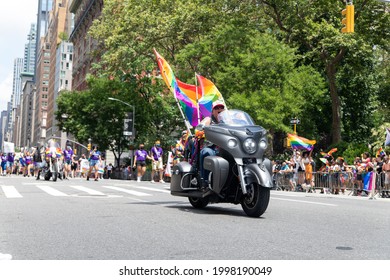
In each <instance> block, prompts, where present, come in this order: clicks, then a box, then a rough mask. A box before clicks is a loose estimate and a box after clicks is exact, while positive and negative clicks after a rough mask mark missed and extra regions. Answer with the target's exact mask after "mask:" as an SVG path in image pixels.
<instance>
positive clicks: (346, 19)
mask: <svg viewBox="0 0 390 280" xmlns="http://www.w3.org/2000/svg"><path fill="white" fill-rule="evenodd" d="M341 14H342V16H343V18H342V20H341V23H342V24H343V28H341V32H342V33H353V32H355V28H354V25H355V7H354V6H353V5H347V6H346V7H345V9H343V10H342V11H341Z"/></svg>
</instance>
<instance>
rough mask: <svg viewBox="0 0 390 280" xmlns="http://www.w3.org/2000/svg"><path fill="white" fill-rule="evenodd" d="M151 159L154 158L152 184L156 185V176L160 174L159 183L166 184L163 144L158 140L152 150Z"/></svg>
mask: <svg viewBox="0 0 390 280" xmlns="http://www.w3.org/2000/svg"><path fill="white" fill-rule="evenodd" d="M150 157H151V158H152V181H151V182H152V183H154V175H155V174H156V172H158V175H159V179H160V180H159V182H160V183H165V182H164V180H163V171H164V168H163V149H162V148H161V143H160V141H159V140H157V141H156V142H155V143H154V146H153V147H152V148H151V149H150Z"/></svg>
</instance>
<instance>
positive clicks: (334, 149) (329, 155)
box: [320, 148, 337, 157]
mask: <svg viewBox="0 0 390 280" xmlns="http://www.w3.org/2000/svg"><path fill="white" fill-rule="evenodd" d="M335 152H337V148H333V149H331V150H330V151H329V152H327V153H325V152H320V153H321V155H323V156H324V157H333V156H332V154H333V153H335Z"/></svg>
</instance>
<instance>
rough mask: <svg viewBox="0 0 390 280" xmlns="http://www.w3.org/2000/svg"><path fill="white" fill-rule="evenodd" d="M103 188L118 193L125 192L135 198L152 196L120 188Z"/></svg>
mask: <svg viewBox="0 0 390 280" xmlns="http://www.w3.org/2000/svg"><path fill="white" fill-rule="evenodd" d="M103 188H107V189H112V190H116V191H120V192H125V193H128V194H131V195H135V196H151V194H148V193H143V192H137V191H132V190H128V189H124V188H119V187H113V186H103Z"/></svg>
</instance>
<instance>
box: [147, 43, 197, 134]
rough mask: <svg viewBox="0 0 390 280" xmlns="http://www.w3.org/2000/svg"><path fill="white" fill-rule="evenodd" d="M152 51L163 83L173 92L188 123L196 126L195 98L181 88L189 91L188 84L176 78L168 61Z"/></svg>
mask: <svg viewBox="0 0 390 280" xmlns="http://www.w3.org/2000/svg"><path fill="white" fill-rule="evenodd" d="M154 53H155V55H156V58H157V64H158V67H159V68H160V72H161V76H162V78H163V80H164V82H165V84H166V85H167V86H168V88H169V90H170V91H171V92H172V93H173V95H174V96H175V99H176V100H178V101H179V104H180V106H181V108H182V110H183V112H184V114H185V116H186V117H187V120H188V121H189V122H190V124H191V125H192V126H194V127H195V126H197V125H198V123H199V120H198V117H197V115H198V114H197V110H198V109H197V105H196V99H192V98H190V97H189V96H187V95H186V94H185V93H184V92H183V90H184V91H187V92H191V88H189V87H187V86H190V85H187V84H185V83H183V82H180V81H179V80H177V79H176V77H175V75H174V73H173V71H172V68H171V66H170V65H169V64H168V62H167V61H166V60H165V59H164V58H163V57H162V56H161V55H160V54H159V53H158V52H157V51H156V50H154ZM179 84H180V85H181V86H182V88H183V90H182V89H181V88H180V87H179Z"/></svg>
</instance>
